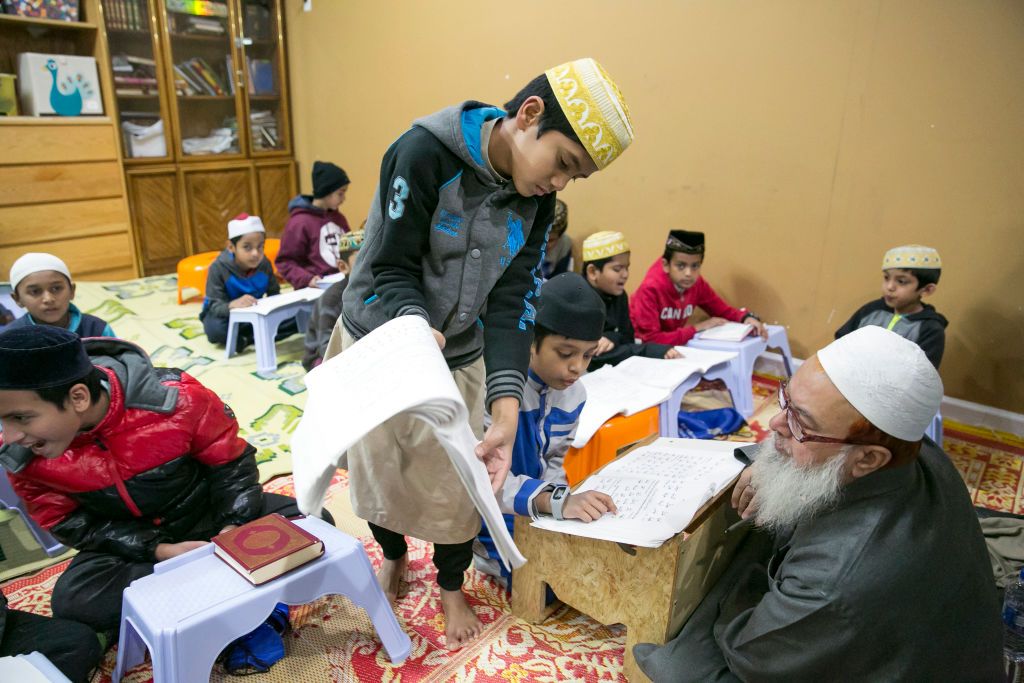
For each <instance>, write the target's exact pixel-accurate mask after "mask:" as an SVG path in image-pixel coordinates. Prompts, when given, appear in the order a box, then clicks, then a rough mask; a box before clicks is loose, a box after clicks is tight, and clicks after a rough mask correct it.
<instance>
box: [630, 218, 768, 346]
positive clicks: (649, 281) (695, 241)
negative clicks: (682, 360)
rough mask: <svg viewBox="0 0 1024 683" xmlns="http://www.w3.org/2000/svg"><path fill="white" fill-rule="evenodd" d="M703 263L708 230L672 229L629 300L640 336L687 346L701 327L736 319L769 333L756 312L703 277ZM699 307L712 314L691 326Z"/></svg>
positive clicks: (654, 340)
mask: <svg viewBox="0 0 1024 683" xmlns="http://www.w3.org/2000/svg"><path fill="white" fill-rule="evenodd" d="M703 263H704V233H702V232H691V231H689V230H671V231H669V233H668V239H667V240H665V253H664V254H663V255H662V257H661V258H660V259H658V260H657V261H655V262H654V263H653V264H651V267H650V268H649V269H648V270H647V275H645V276H644V281H643V282H642V283H641V284H640V287H639V289H637V290H636V293H635V294H633V298H632V299H631V300H630V302H629V317H630V319H631V320H632V321H633V327H634V328H635V329H636V335H637V337H639V338H640V341H642V342H654V343H656V344H671V345H673V346H681V345H683V344H685V343H687V342H688V341H690V340H691V339H693V336H694V335H695V334H697V333H698V332H700V331H702V330H706V329H709V328H711V327H718V326H719V325H723V324H725V323H727V322H730V321H732V322H743V323H748V324H750V325H752V326H753V327H754V331H755V332H756V333H757V334H758V335H760V336H761V337H762V338H765V339H767V338H768V330H767V329H766V328H765V326H764V325H763V324H762V323H761V320H760V319H759V318H758V317H757V316H756V315H755V314H753V313H751V312H750V311H748V310H747V309H745V308H733V307H732V306H730V305H729V304H727V303H725V301H723V300H722V297H720V296H718V294H716V293H715V290H713V289H711V285H709V284H708V283H707V282H706V281H705V280H704V278H703V277H701V276H700V268H701V265H703ZM698 306H699V307H700V308H701V309H703V310H704V312H706V313H707V314H708V315H709V316H711V317H710V318H708V319H707V320H704V321H702V322H699V323H697V324H696V325H688V324H687V323H688V322H689V320H690V316H691V315H692V314H693V309H694V308H695V307H698Z"/></svg>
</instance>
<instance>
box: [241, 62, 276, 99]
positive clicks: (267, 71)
mask: <svg viewBox="0 0 1024 683" xmlns="http://www.w3.org/2000/svg"><path fill="white" fill-rule="evenodd" d="M247 67H248V71H249V92H250V93H251V94H253V95H273V94H274V93H275V92H276V90H277V89H276V87H275V85H274V62H273V61H272V60H269V59H250V60H249V61H248V63H247Z"/></svg>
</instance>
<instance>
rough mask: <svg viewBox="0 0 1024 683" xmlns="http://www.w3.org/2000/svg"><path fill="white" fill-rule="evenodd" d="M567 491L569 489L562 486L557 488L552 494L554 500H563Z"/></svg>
mask: <svg viewBox="0 0 1024 683" xmlns="http://www.w3.org/2000/svg"><path fill="white" fill-rule="evenodd" d="M566 492H567V489H565V488H564V487H560V488H557V489H555V492H554V493H552V494H551V497H552V498H553V499H554V500H561V499H562V498H564V497H565V494H566Z"/></svg>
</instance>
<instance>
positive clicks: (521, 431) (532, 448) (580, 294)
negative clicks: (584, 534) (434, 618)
mask: <svg viewBox="0 0 1024 683" xmlns="http://www.w3.org/2000/svg"><path fill="white" fill-rule="evenodd" d="M604 315H605V311H604V302H603V301H601V297H600V296H598V294H597V292H596V291H594V289H593V288H592V287H591V286H590V285H589V284H588V283H587V281H586V280H584V279H583V277H582V276H580V275H577V274H576V273H562V274H561V275H556V276H555V277H553V278H552V279H550V280H548V281H547V282H545V283H544V286H543V287H542V288H541V293H540V300H539V302H538V304H537V318H536V322H535V323H534V337H533V345H532V347H531V349H530V368H529V371H528V373H527V377H526V387H525V389H524V391H523V402H522V403H521V404H520V408H519V426H518V429H517V431H516V441H515V447H514V448H513V449H512V468H511V470H510V472H509V475H508V477H507V478H506V479H505V483H504V484H503V485H502V487H501V489H500V490H499V491H498V492H497V494H496V495H497V497H498V506H499V507H500V508H501V511H502V512H503V513H504V514H505V524H506V525H507V526H508V530H509V532H511V531H512V525H513V521H512V520H513V515H524V516H525V515H528V516H530V517H537V516H539V515H551V516H553V517H555V518H556V519H579V520H582V521H584V522H592V521H594V520H596V519H598V518H599V517H601V515H603V514H605V513H606V512H612V513H614V512H615V511H616V509H615V503H614V502H613V501H612V499H611V496H609V495H607V494H605V493H601V492H600V491H584V492H581V493H574V494H572V495H571V496H570V495H569V490H568V485H567V481H566V476H565V468H564V467H563V466H562V463H563V461H564V459H565V454H566V451H568V450H569V445H570V444H571V443H572V441H573V439H574V438H575V437H576V427H577V425H578V424H579V420H580V413H582V412H583V404H584V403H585V402H586V399H587V391H586V389H585V388H584V387H583V385H582V384H581V383H580V382H579V378H580V377H581V376H582V375H583V373H585V372H586V371H587V366H588V365H589V364H590V360H591V359H592V358H593V357H594V354H595V353H596V352H597V343H598V340H600V339H601V333H602V331H603V329H604ZM485 423H486V424H487V425H488V426H489V424H490V413H488V414H487V415H486V416H485ZM478 541H479V543H476V544H474V554H475V564H476V566H477V568H478V569H480V570H481V571H483V572H486V573H488V574H491V575H493V576H498V577H500V578H501V579H504V581H505V582H506V584H507V580H508V573H507V572H506V571H505V568H504V567H503V566H502V565H501V563H500V561H499V559H498V552H497V550H496V549H495V547H494V543H493V542H492V540H491V537H490V534H489V533H488V531H487V528H486V527H484V528H483V530H482V531H481V533H480V536H479V537H478Z"/></svg>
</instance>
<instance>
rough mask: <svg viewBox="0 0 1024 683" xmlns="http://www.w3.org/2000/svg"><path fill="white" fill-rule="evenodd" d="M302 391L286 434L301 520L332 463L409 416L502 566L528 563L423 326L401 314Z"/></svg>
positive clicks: (312, 510) (315, 505)
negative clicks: (443, 462)
mask: <svg viewBox="0 0 1024 683" xmlns="http://www.w3.org/2000/svg"><path fill="white" fill-rule="evenodd" d="M306 387H307V389H308V390H309V398H308V399H307V401H306V409H305V412H304V414H303V416H302V420H301V421H300V422H299V425H298V427H297V428H296V430H295V433H294V434H293V435H292V468H293V471H294V478H295V497H296V500H297V501H298V504H299V509H300V510H302V512H303V513H305V514H316V513H317V512H319V511H320V509H321V507H322V506H323V499H324V496H325V494H326V493H327V487H328V486H329V485H330V481H331V477H332V476H333V474H334V471H335V468H336V467H337V463H338V461H339V460H340V458H341V455H342V454H343V453H344V452H345V451H347V450H348V448H349V447H350V446H351V445H352V444H353V443H355V442H356V441H358V440H359V439H361V438H362V437H363V436H364V435H365V434H366V433H367V432H369V431H370V430H371V429H373V428H374V427H376V426H377V425H379V424H381V423H383V422H384V421H386V420H387V419H389V418H391V417H392V416H394V415H397V414H398V413H402V412H411V413H412V414H413V415H414V416H415V417H417V418H419V419H421V420H424V421H426V422H427V423H428V424H431V425H432V426H434V428H435V430H436V432H435V433H436V434H437V436H438V440H439V441H441V443H442V445H443V446H444V447H445V451H446V452H447V453H448V457H449V459H451V461H452V464H453V465H454V466H455V469H456V471H457V472H458V473H459V477H460V479H461V480H462V482H463V484H464V485H465V486H466V490H467V492H468V493H469V495H470V498H471V499H472V500H473V503H474V504H475V505H476V508H477V510H478V511H479V512H480V515H481V516H482V517H483V518H484V519H485V520H486V521H487V524H488V527H489V528H490V529H492V534H493V536H494V540H495V545H496V546H497V548H498V551H499V553H501V554H502V557H503V558H504V559H505V561H506V562H507V563H510V564H511V566H513V567H517V566H521V565H522V564H523V563H525V562H526V559H525V558H524V557H523V556H522V554H520V553H519V550H518V549H517V548H516V547H515V544H514V543H513V542H512V537H511V536H510V535H509V533H508V529H507V528H506V526H505V523H504V521H503V518H502V516H501V511H500V510H499V508H498V501H497V499H496V498H495V496H494V493H493V491H492V489H491V485H490V478H489V477H488V475H487V468H486V467H485V466H484V464H483V463H482V462H480V460H479V459H478V458H477V457H476V455H475V453H474V449H475V447H476V443H477V441H476V439H475V437H473V433H472V430H471V429H470V427H469V422H468V411H467V410H466V405H465V403H463V400H462V395H461V394H460V393H459V390H458V387H456V386H455V380H453V379H452V376H451V372H450V371H449V369H448V365H447V364H446V363H445V360H444V357H443V356H442V355H441V351H440V349H438V347H437V341H436V340H435V339H434V336H433V333H432V332H431V331H430V327H429V324H428V323H427V321H426V320H424V319H423V318H421V317H419V316H415V315H407V316H402V317H400V318H396V319H394V320H392V321H390V322H388V323H386V324H384V325H381V326H380V327H378V328H377V329H376V330H374V331H373V332H371V333H370V334H368V335H366V336H365V337H363V338H362V339H360V340H359V341H358V342H356V343H355V344H353V345H352V346H350V347H349V348H347V349H345V351H344V352H342V353H341V354H339V355H337V356H335V357H333V358H331V359H330V360H327V361H324V362H323V363H321V364H320V365H319V366H318V367H316V368H314V369H313V370H312V371H310V372H309V374H307V375H306ZM398 387H401V389H400V390H399V389H397V388H398Z"/></svg>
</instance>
